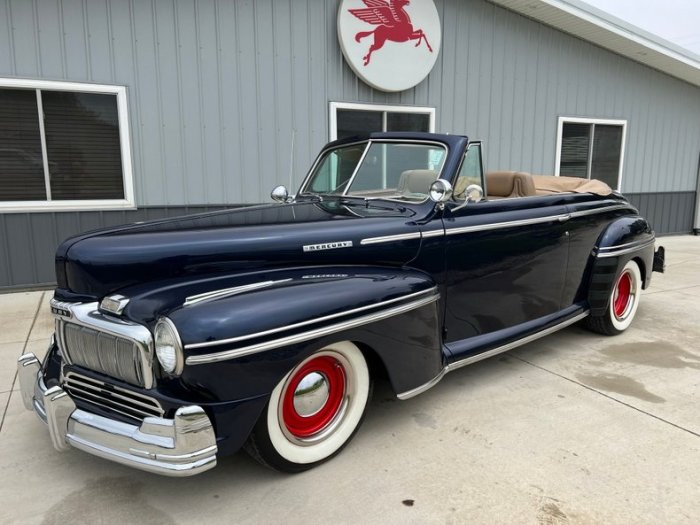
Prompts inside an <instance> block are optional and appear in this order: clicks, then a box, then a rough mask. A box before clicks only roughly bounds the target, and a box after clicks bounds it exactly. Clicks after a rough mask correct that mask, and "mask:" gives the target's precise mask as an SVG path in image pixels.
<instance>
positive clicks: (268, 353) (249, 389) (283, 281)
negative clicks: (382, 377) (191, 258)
mask: <svg viewBox="0 0 700 525" xmlns="http://www.w3.org/2000/svg"><path fill="white" fill-rule="evenodd" d="M270 281H272V284H266V283H270ZM251 284H255V283H251ZM234 292H235V290H234V291H233V292H231V291H229V293H226V291H218V290H212V291H211V292H209V296H208V297H207V294H199V295H198V296H195V297H190V298H187V299H186V300H185V302H184V304H183V305H182V306H180V307H178V308H175V309H173V310H172V311H170V312H169V314H168V317H169V318H170V319H171V320H172V321H173V322H174V323H175V326H176V327H177V329H178V331H179V333H180V337H181V339H182V342H183V346H184V348H185V363H186V364H185V367H184V371H183V374H182V376H181V379H180V380H181V381H182V382H183V383H184V384H186V385H189V386H195V385H196V387H197V388H198V389H201V388H203V387H204V386H206V388H207V389H208V390H209V394H210V396H211V397H212V398H213V399H217V400H221V401H224V400H234V399H243V398H250V397H255V396H259V395H265V394H269V393H270V392H271V391H272V390H273V389H274V387H275V385H276V384H277V383H278V382H279V381H280V380H281V379H282V378H283V377H284V375H285V374H286V373H287V372H288V371H289V370H290V369H291V368H292V367H293V366H294V365H296V364H297V363H298V362H299V361H300V360H302V359H304V358H305V357H306V356H307V355H309V354H310V353H312V352H314V351H315V350H317V349H320V348H322V347H324V346H326V345H329V344H332V343H333V342H337V341H344V340H348V341H352V342H354V343H356V344H357V345H358V346H359V347H360V348H361V349H363V350H364V351H366V352H373V353H375V354H376V356H377V357H378V358H379V359H380V361H381V362H382V364H383V365H384V367H385V369H386V371H387V373H388V376H389V379H390V381H391V383H392V386H393V387H394V388H395V389H396V391H397V393H401V392H404V391H407V390H411V389H412V388H414V387H416V386H419V385H421V384H423V383H425V382H427V381H429V380H430V379H432V378H433V377H435V375H437V374H438V373H439V372H440V370H441V369H442V365H443V362H442V347H441V342H440V330H439V326H440V323H439V317H438V307H437V301H438V292H437V287H436V285H435V283H434V282H433V280H432V279H431V278H430V277H429V276H428V275H426V274H424V273H421V272H417V271H413V270H405V269H397V268H372V267H364V268H313V269H303V270H294V271H286V272H279V273H278V274H277V275H276V276H275V278H274V279H272V280H270V279H268V280H267V281H261V284H260V286H259V287H257V288H256V287H255V286H253V287H250V288H248V289H247V290H245V291H241V292H238V293H234Z"/></svg>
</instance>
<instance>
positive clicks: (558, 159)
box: [554, 116, 627, 191]
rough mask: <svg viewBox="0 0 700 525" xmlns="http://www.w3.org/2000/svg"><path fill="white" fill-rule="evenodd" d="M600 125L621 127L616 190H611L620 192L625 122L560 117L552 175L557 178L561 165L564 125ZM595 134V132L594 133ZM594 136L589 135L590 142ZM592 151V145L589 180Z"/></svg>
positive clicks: (623, 160)
mask: <svg viewBox="0 0 700 525" xmlns="http://www.w3.org/2000/svg"><path fill="white" fill-rule="evenodd" d="M565 123H566V124H600V125H602V126H621V127H622V142H621V144H620V166H619V169H618V173H617V188H613V189H615V190H617V191H620V188H622V173H623V169H624V166H625V149H626V146H627V121H626V120H622V119H606V118H590V117H562V116H560V117H559V118H558V121H557V147H556V150H555V159H554V175H555V176H556V177H559V176H560V174H559V168H560V164H561V143H562V132H563V130H564V124H565ZM594 129H595V128H594ZM594 133H595V131H594ZM593 138H594V136H593V135H591V142H592V141H593ZM592 151H593V147H592V144H591V145H590V146H589V158H588V178H589V179H590V178H591V173H590V169H591V166H590V164H591V158H590V153H591V152H592Z"/></svg>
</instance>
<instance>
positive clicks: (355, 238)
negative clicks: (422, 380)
mask: <svg viewBox="0 0 700 525" xmlns="http://www.w3.org/2000/svg"><path fill="white" fill-rule="evenodd" d="M415 219H416V213H415V211H414V210H412V209H410V208H407V207H403V206H400V205H399V204H396V203H386V202H382V203H381V204H380V203H373V204H369V203H368V204H365V203H360V202H342V201H340V200H338V199H335V200H330V201H326V202H316V201H314V202H308V201H307V202H296V203H291V204H271V205H262V206H249V207H244V208H238V209H233V210H224V211H219V212H213V213H205V214H199V215H191V216H185V217H175V218H171V219H165V220H157V221H149V222H144V223H137V224H132V225H127V226H121V227H116V228H110V229H105V230H98V231H94V232H90V233H86V234H83V235H79V236H76V237H72V238H70V239H67V240H66V241H64V242H63V243H62V244H61V245H60V246H59V248H58V250H57V253H56V274H57V281H58V288H59V289H58V290H57V296H58V297H61V298H64V299H74V300H75V299H79V300H88V299H91V300H95V299H99V298H101V297H103V296H105V295H108V294H110V293H115V292H118V291H119V290H120V289H122V288H125V287H129V286H133V285H137V284H142V283H147V282H151V281H161V280H165V279H173V278H183V277H188V276H201V275H217V274H236V273H246V272H251V271H257V270H263V269H269V268H275V267H278V268H281V267H294V266H314V265H320V266H323V265H328V264H383V265H401V264H403V263H405V262H407V261H409V260H410V259H412V258H413V257H414V256H415V255H416V253H417V250H418V248H419V244H420V239H418V238H415V239H409V240H406V241H402V242H398V243H371V242H370V243H367V242H365V243H363V240H365V241H366V240H367V239H371V238H376V237H382V236H386V235H401V234H405V233H411V232H417V231H418V229H419V228H418V226H416V224H415V222H414V221H415Z"/></svg>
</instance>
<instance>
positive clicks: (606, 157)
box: [591, 124, 622, 189]
mask: <svg viewBox="0 0 700 525" xmlns="http://www.w3.org/2000/svg"><path fill="white" fill-rule="evenodd" d="M593 137H594V138H593V159H592V161H591V178H592V179H599V180H602V181H603V182H605V183H607V185H608V186H610V187H611V188H612V189H617V187H618V185H619V180H618V176H619V172H620V156H621V154H622V126H604V125H601V124H596V126H595V133H594V134H593Z"/></svg>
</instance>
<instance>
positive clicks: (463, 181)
mask: <svg viewBox="0 0 700 525" xmlns="http://www.w3.org/2000/svg"><path fill="white" fill-rule="evenodd" d="M471 184H476V185H478V186H481V187H482V188H483V182H482V164H481V146H479V145H477V144H473V145H472V146H470V147H469V149H468V150H467V153H466V155H465V157H464V162H463V163H462V169H461V170H460V172H459V177H457V181H456V182H455V186H454V197H455V199H457V200H464V199H465V198H466V195H465V192H466V191H467V187H469V186H470V185H471Z"/></svg>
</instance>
